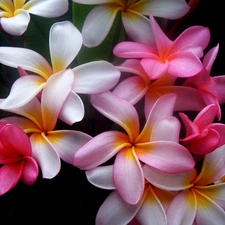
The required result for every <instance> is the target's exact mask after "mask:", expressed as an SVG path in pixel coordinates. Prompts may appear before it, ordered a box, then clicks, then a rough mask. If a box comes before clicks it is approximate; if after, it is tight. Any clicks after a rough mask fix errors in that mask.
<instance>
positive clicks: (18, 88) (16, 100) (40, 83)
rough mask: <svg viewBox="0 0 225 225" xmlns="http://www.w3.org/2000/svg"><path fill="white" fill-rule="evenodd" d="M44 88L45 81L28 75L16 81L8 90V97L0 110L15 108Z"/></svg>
mask: <svg viewBox="0 0 225 225" xmlns="http://www.w3.org/2000/svg"><path fill="white" fill-rule="evenodd" d="M44 86H45V79H44V78H42V77H40V76H36V75H28V76H23V77H20V78H19V79H17V80H16V81H15V82H14V83H13V85H12V88H11V90H10V94H9V96H8V97H7V98H6V99H5V100H4V101H3V102H2V103H1V104H0V108H1V109H6V110H7V109H10V108H17V107H20V106H22V105H24V104H26V103H27V102H28V101H30V100H31V99H32V98H33V97H35V96H36V95H37V94H38V93H39V92H40V91H41V90H42V89H43V87H44Z"/></svg>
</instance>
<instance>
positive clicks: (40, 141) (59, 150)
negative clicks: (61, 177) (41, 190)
mask: <svg viewBox="0 0 225 225" xmlns="http://www.w3.org/2000/svg"><path fill="white" fill-rule="evenodd" d="M73 79H74V74H73V72H72V71H71V70H70V69H68V70H67V71H66V72H59V73H57V74H55V75H54V76H51V77H50V78H49V80H50V82H47V83H46V86H45V88H44V90H43V93H42V96H41V102H40V101H39V100H38V98H37V97H34V98H33V99H32V100H30V101H29V102H28V103H27V104H25V105H23V106H21V107H19V108H16V109H12V110H9V111H10V112H12V113H16V114H18V115H21V117H20V116H12V117H6V118H3V119H2V120H1V121H3V122H5V123H11V124H15V125H16V126H18V127H20V128H21V129H23V130H24V131H25V132H26V133H27V134H29V138H30V142H31V146H32V157H34V158H35V159H36V161H37V162H38V165H39V166H40V168H41V171H42V176H43V178H49V179H50V178H53V177H55V176H56V175H57V174H58V172H59V171H60V168H61V161H60V159H62V160H63V161H65V162H66V163H69V164H72V163H73V156H74V153H75V151H76V150H77V149H78V148H80V147H81V146H82V145H83V144H84V143H86V142H87V141H88V140H90V138H91V137H90V136H89V135H87V134H85V133H83V132H80V131H75V130H55V126H56V123H57V120H58V117H60V116H59V115H60V114H61V113H62V112H61V109H62V106H63V104H64V102H65V101H67V97H68V95H70V89H71V87H72V84H73V83H72V82H71V81H73ZM67 109H68V110H69V112H67V113H66V115H67V116H69V115H72V116H73V114H74V113H75V114H76V111H75V112H74V111H73V110H72V111H71V108H67Z"/></svg>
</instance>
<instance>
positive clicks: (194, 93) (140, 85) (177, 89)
mask: <svg viewBox="0 0 225 225" xmlns="http://www.w3.org/2000/svg"><path fill="white" fill-rule="evenodd" d="M116 67H117V68H118V69H119V70H120V71H121V73H122V75H126V74H130V76H129V77H127V78H125V79H124V80H122V81H121V82H119V83H118V85H117V86H116V87H115V88H114V89H113V91H112V92H113V94H115V95H117V96H119V97H120V98H123V99H125V100H126V101H129V102H130V103H131V104H133V105H135V104H136V103H137V102H138V101H139V100H141V99H142V98H143V97H144V101H145V104H144V107H145V116H146V118H147V116H148V114H149V112H150V111H151V108H152V106H153V105H154V104H155V102H156V100H157V99H158V98H159V97H160V96H162V95H165V94H170V93H174V94H176V95H177V97H176V103H175V105H174V111H200V110H201V109H203V108H204V107H205V106H206V104H205V102H204V100H203V98H202V96H201V94H200V93H199V91H198V90H196V88H194V87H186V86H178V85H175V81H176V77H174V76H172V75H169V74H165V75H164V76H162V77H160V78H159V79H157V80H151V79H150V78H149V76H148V75H147V74H146V72H145V71H144V69H143V67H142V66H141V64H140V60H137V59H127V60H125V61H124V62H123V63H121V64H119V65H117V66H116ZM193 99H195V101H193Z"/></svg>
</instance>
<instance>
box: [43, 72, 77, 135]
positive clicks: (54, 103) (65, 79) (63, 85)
mask: <svg viewBox="0 0 225 225" xmlns="http://www.w3.org/2000/svg"><path fill="white" fill-rule="evenodd" d="M73 81H74V75H73V72H72V70H70V69H67V70H65V71H61V72H58V73H56V74H54V75H52V76H51V77H50V78H49V79H48V81H47V82H46V86H45V88H44V90H43V92H42V98H41V106H42V108H41V109H42V116H43V126H44V129H45V130H46V131H50V130H53V129H54V127H55V124H56V122H57V119H58V116H59V113H60V110H61V108H62V106H63V104H64V102H65V100H66V98H67V96H68V95H69V93H70V91H71V88H72V85H73Z"/></svg>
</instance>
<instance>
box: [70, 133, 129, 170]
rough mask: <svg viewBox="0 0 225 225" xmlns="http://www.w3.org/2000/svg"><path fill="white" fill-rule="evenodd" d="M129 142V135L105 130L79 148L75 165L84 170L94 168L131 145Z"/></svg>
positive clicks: (75, 157) (75, 156)
mask: <svg viewBox="0 0 225 225" xmlns="http://www.w3.org/2000/svg"><path fill="white" fill-rule="evenodd" d="M128 142H129V139H128V137H127V135H126V134H124V133H122V132H119V131H107V132H103V133H101V134H99V135H97V136H95V137H94V138H93V139H91V140H90V141H88V142H87V143H86V144H84V145H83V146H81V147H80V148H79V149H78V150H77V152H76V153H75V155H74V162H73V165H74V166H76V167H78V168H80V169H82V170H89V169H93V168H95V167H97V166H99V165H100V164H102V163H104V162H106V161H107V160H108V159H110V158H112V157H113V156H114V155H115V154H116V153H117V152H118V151H120V150H121V149H122V148H124V147H125V146H127V145H129V144H128Z"/></svg>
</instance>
